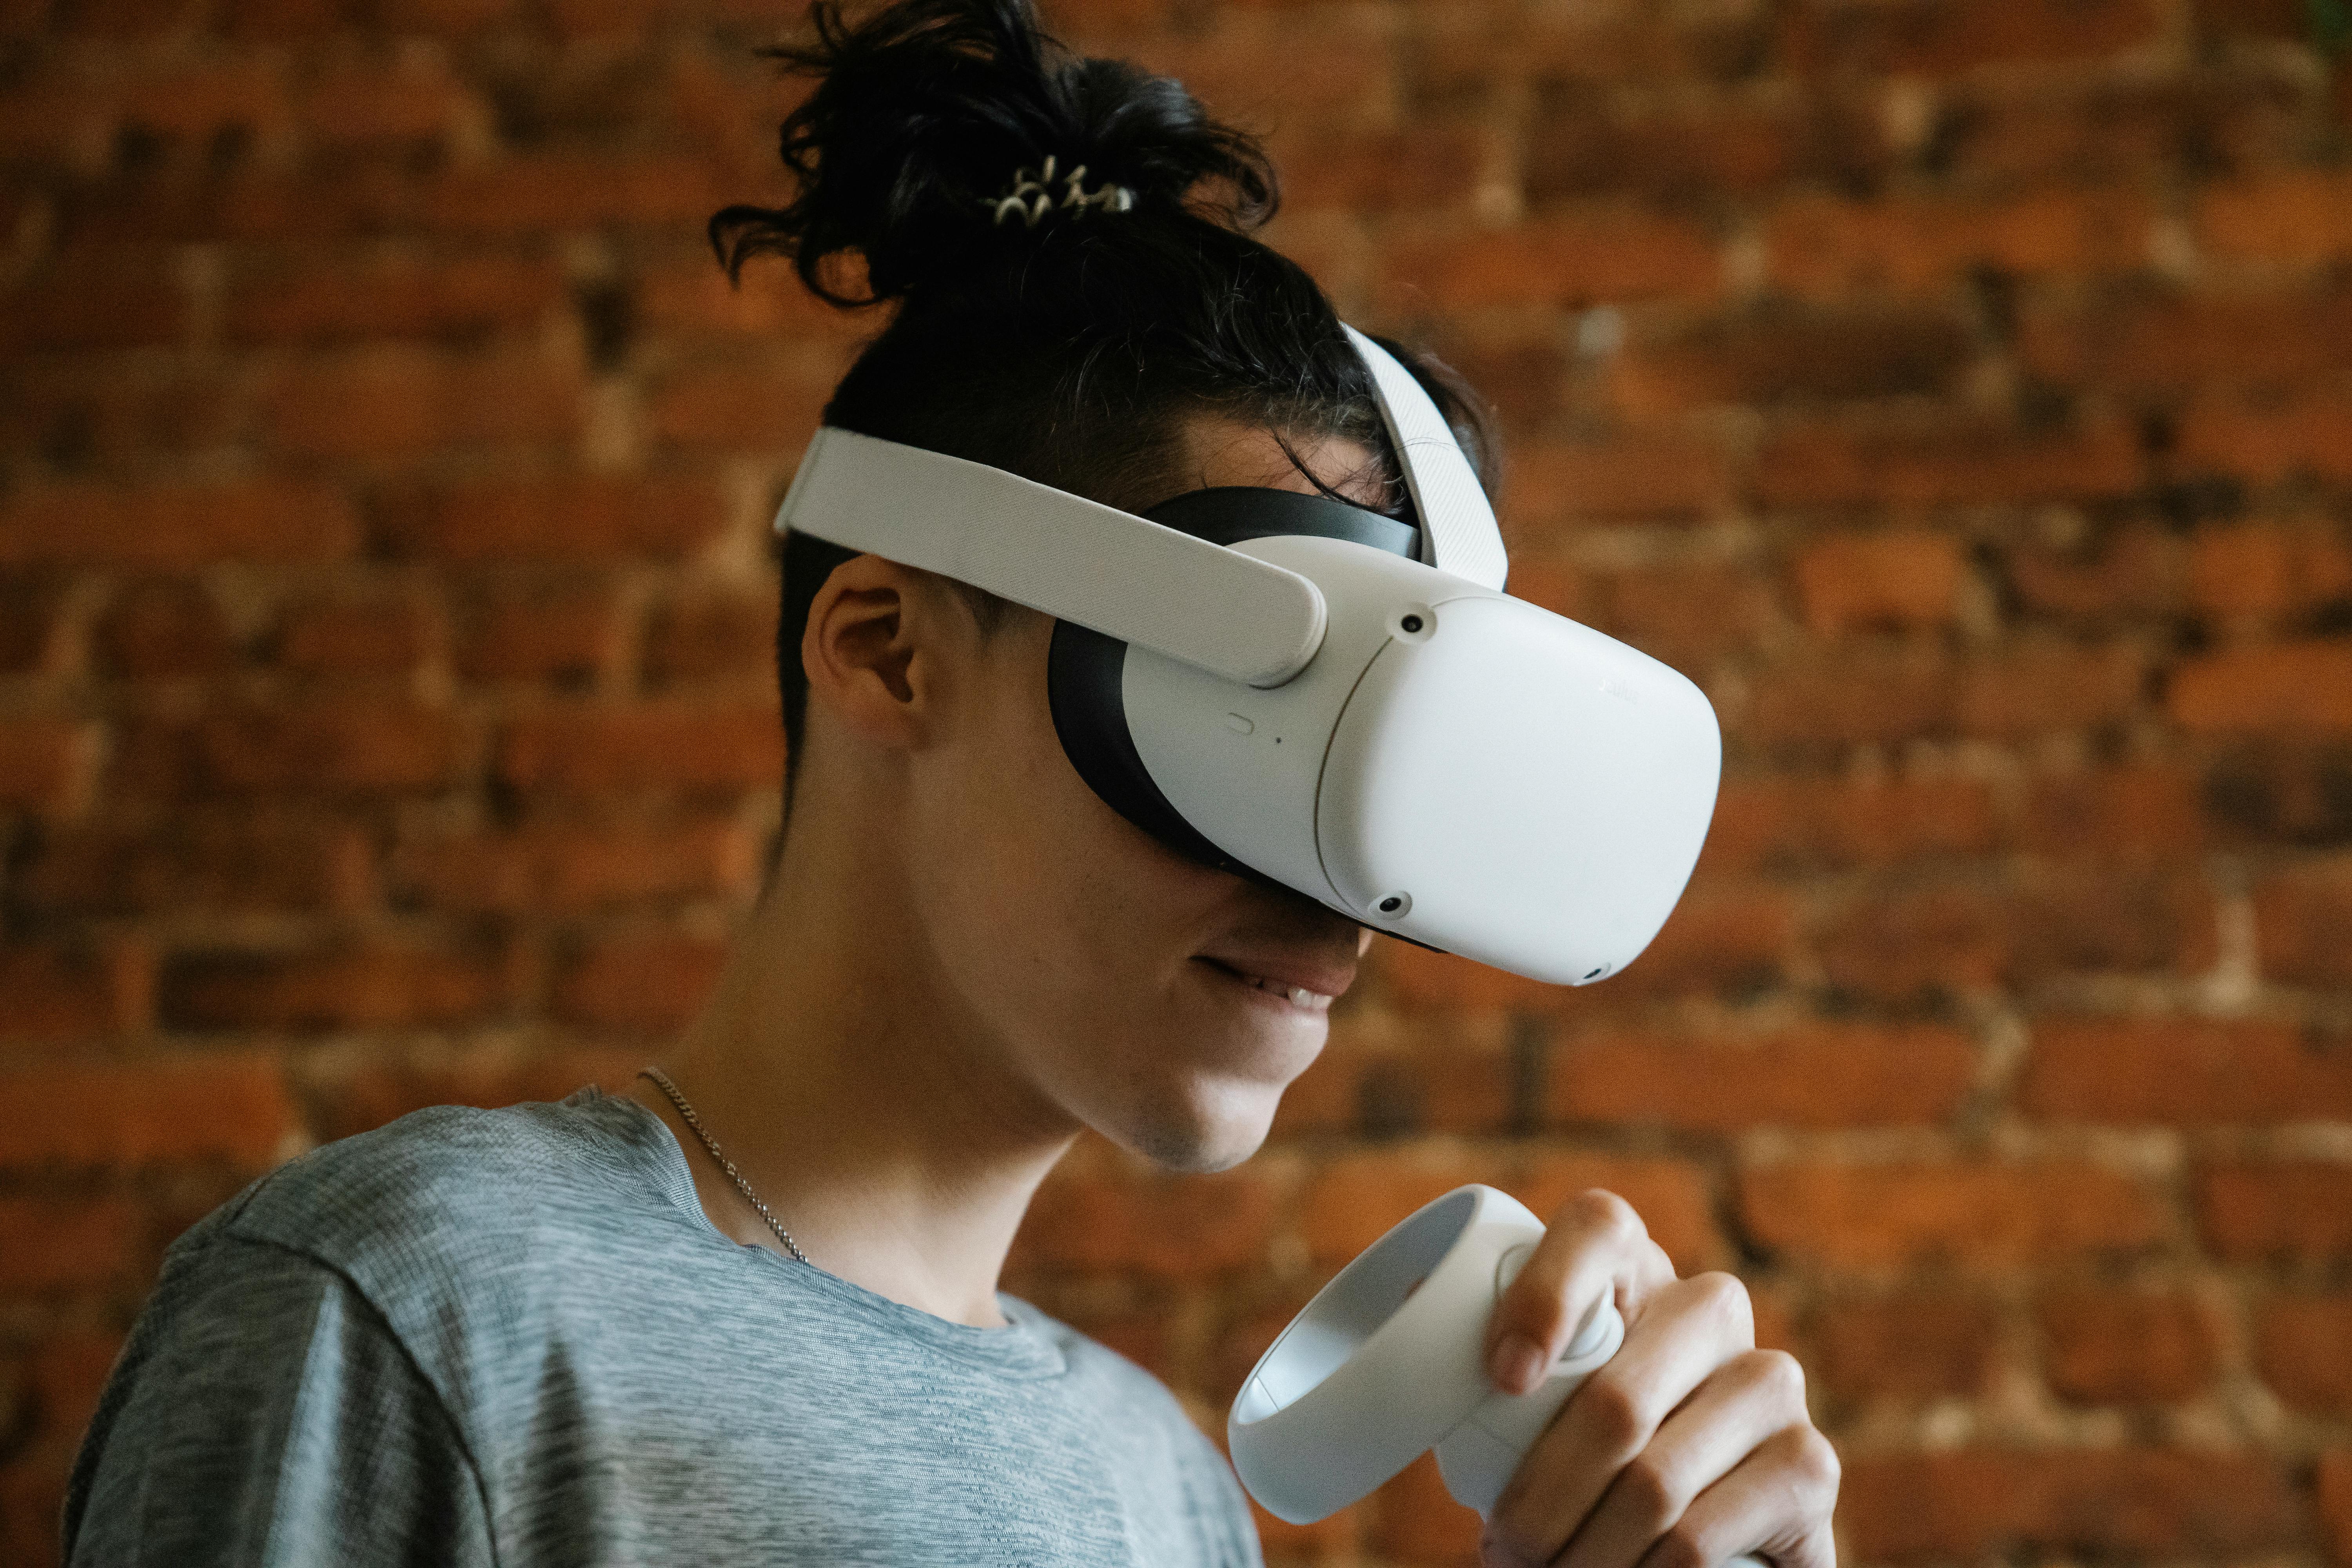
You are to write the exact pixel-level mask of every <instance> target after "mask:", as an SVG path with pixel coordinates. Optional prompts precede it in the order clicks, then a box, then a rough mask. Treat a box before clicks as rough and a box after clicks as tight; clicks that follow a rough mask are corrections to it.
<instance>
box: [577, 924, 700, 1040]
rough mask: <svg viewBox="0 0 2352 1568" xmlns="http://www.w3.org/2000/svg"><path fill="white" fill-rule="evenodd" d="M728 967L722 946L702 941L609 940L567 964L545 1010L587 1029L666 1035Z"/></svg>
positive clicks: (689, 1013)
mask: <svg viewBox="0 0 2352 1568" xmlns="http://www.w3.org/2000/svg"><path fill="white" fill-rule="evenodd" d="M726 962H727V944H726V943H724V942H712V941H709V940H706V939H704V938H701V937H690V936H658V935H646V936H623V937H613V938H609V939H607V940H605V941H602V942H595V943H593V945H591V946H589V947H588V948H587V949H585V950H584V951H583V952H581V953H580V954H579V955H578V956H577V957H575V958H574V959H573V960H572V963H571V964H570V965H569V966H568V967H567V968H566V969H565V970H564V971H563V973H562V974H561V975H560V976H558V977H557V980H556V983H555V989H554V993H553V994H552V996H551V998H550V1002H549V1005H550V1008H551V1011H552V1012H553V1013H554V1015H555V1016H557V1017H559V1018H562V1019H564V1020H566V1021H567V1022H570V1023H574V1024H578V1025H581V1026H583V1027H586V1028H590V1029H601V1030H605V1031H607V1032H610V1033H614V1034H623V1035H643V1036H647V1037H667V1036H669V1035H672V1034H675V1033H676V1032H677V1030H679V1029H681V1028H683V1027H685V1026H686V1025H687V1023H688V1021H689V1020H691V1019H692V1018H693V1016H694V1015H695V1013H696V1011H697V1010H698V1009H699V1008H700V1007H701V1006H702V1004H703V1002H704V1000H705V999H706V998H707V997H708V996H709V994H710V989H711V987H712V986H713V985H715V984H717V983H718V980H719V971H720V970H721V969H722V968H723V967H724V966H725V964H726Z"/></svg>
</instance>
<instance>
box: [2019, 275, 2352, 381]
mask: <svg viewBox="0 0 2352 1568" xmlns="http://www.w3.org/2000/svg"><path fill="white" fill-rule="evenodd" d="M2347 328H2352V294H2346V293H2342V292H2330V293H2326V294H2322V295H2317V296H2313V295H2308V294H2305V293H2303V292H2300V291H2297V292H2294V293H2285V294H2263V295H2255V296H2243V295H2229V296H2220V297H2210V296H2200V295H2193V294H2191V295H2167V296H2159V297H2154V298H2139V299H2132V300H2124V301H2119V302H2116V303H2111V304H2105V305H2103V306H2101V307H2098V308H2094V309H2082V308H2076V309H2073V310H2067V311H2065V312H2064V313H2063V314H2061V313H2058V312H2057V311H2054V310H2051V311H2040V312H2035V313H2032V314H2029V315H2028V316H2026V318H2025V319H2024V321H2023V322H2022V323H2021V331H2020V334H2019V342H2018V358H2019V360H2020V362H2021V363H2022V364H2024V365H2025V366H2026V367H2027V368H2028V369H2030V370H2031V371H2032V372H2033V374H2036V375H2038V376H2040V377H2042V378H2043V379H2045V380H2048V381H2052V382H2058V383H2064V384H2070V385H2087V386H2095V387H2102V388H2111V389H2116V390H2122V391H2128V392H2133V393H2140V394H2147V393H2172V394H2179V393H2189V392H2195V391H2197V390H2199V389H2200V388H2201V387H2212V386H2229V385H2248V384H2257V385H2260V384H2283V383H2284V384H2292V383H2295V382H2302V381H2308V380H2310V379H2313V378H2315V377H2317V376H2321V375H2331V374H2337V373H2340V372H2341V371H2342V370H2343V369H2345V368H2346V366H2347V363H2352V354H2347V351H2346V349H2345V346H2344V344H2343V342H2342V336H2343V333H2344V331H2346V330H2347Z"/></svg>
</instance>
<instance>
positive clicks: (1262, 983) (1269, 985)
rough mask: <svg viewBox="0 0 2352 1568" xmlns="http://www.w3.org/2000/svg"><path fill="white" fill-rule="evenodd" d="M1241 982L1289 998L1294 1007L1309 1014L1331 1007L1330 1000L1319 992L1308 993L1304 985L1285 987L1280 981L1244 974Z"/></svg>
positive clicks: (1259, 975)
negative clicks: (1307, 1011) (1303, 1008)
mask: <svg viewBox="0 0 2352 1568" xmlns="http://www.w3.org/2000/svg"><path fill="white" fill-rule="evenodd" d="M1242 981H1243V983H1244V984H1249V985H1255V986H1256V987H1257V988H1258V989H1259V990H1261V991H1271V992H1273V993H1274V994H1276V995H1277V996H1284V997H1287V998H1289V1000H1290V1004H1291V1005H1292V1006H1294V1007H1305V1008H1307V1009H1308V1010H1309V1011H1311V1012H1317V1013H1320V1012H1322V1011H1323V1010H1324V1009H1326V1008H1328V1007H1329V1006H1330V1005H1331V998H1329V997H1328V996H1326V995H1324V994H1323V993H1321V992H1320V991H1309V990H1308V989H1307V987H1306V986H1304V985H1285V984H1282V983H1281V982H1280V981H1276V980H1268V979H1267V978H1265V976H1264V975H1262V974H1244V975H1243V976H1242Z"/></svg>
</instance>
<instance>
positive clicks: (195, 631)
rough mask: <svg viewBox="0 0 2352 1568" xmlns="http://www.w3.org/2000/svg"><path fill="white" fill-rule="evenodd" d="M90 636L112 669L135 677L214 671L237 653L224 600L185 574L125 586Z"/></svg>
mask: <svg viewBox="0 0 2352 1568" xmlns="http://www.w3.org/2000/svg"><path fill="white" fill-rule="evenodd" d="M91 641H92V646H93V647H94V649H95V651H96V652H97V654H98V656H99V658H100V661H102V663H103V664H104V666H105V668H107V669H108V670H110V671H111V672H113V673H116V674H120V675H127V676H130V677H131V678H132V679H159V678H165V677H170V676H175V675H212V674H216V673H218V672H219V671H221V670H223V669H226V668H228V667H229V665H231V664H232V663H234V662H235V661H236V645H235V644H234V643H233V642H232V641H231V640H230V635H229V629H228V621H227V618H226V616H223V615H222V614H221V610H220V605H218V604H217V603H215V601H214V599H213V596H212V595H210V594H208V593H206V592H205V589H204V587H203V586H202V585H201V584H196V583H192V582H189V581H188V580H187V579H185V578H181V577H162V578H151V579H149V580H147V581H144V582H140V583H133V584H130V585H129V586H127V587H126V588H124V589H123V591H122V592H121V594H120V595H117V596H116V598H115V600H114V602H113V603H112V604H110V605H107V607H106V614H105V615H104V616H102V617H100V621H99V623H98V625H97V626H96V627H95V628H94V631H93V636H92V638H91Z"/></svg>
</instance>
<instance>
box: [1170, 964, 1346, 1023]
mask: <svg viewBox="0 0 2352 1568" xmlns="http://www.w3.org/2000/svg"><path fill="white" fill-rule="evenodd" d="M1197 962H1199V963H1204V964H1206V965H1208V967H1210V968H1211V969H1213V970H1215V971H1216V972H1217V973H1220V974H1223V975H1225V976H1227V977H1228V978H1230V979H1231V980H1233V981H1234V983H1235V984H1239V985H1241V986H1243V987H1244V988H1246V989H1248V990H1252V991H1255V992H1257V993H1258V994H1261V995H1263V996H1265V997H1267V998H1268V999H1270V1000H1272V1001H1274V1002H1276V1003H1277V1004H1279V1005H1282V1006H1284V1007H1288V1008H1297V1009H1298V1010H1299V1011H1301V1012H1307V1013H1328V1012H1329V1011H1330V1010H1331V1003H1332V1000H1333V998H1334V997H1336V996H1337V995H1338V994H1339V992H1341V991H1345V990H1346V989H1347V988H1348V987H1347V984H1346V983H1345V982H1342V983H1340V984H1338V985H1337V986H1336V987H1335V988H1334V989H1333V990H1330V991H1318V990H1316V989H1314V988H1313V987H1312V986H1308V985H1302V984H1297V983H1295V982H1294V981H1293V980H1292V979H1290V978H1289V977H1286V976H1283V975H1276V974H1260V973H1255V972H1254V971H1252V970H1250V969H1246V968H1244V967H1243V966H1242V965H1241V964H1238V963H1233V962H1231V961H1229V960H1226V959H1222V958H1211V957H1209V956H1208V955H1207V954H1205V953H1202V954H1200V955H1198V957H1197ZM1350 978H1352V976H1350ZM1322 984H1331V982H1329V981H1323V982H1322Z"/></svg>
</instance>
